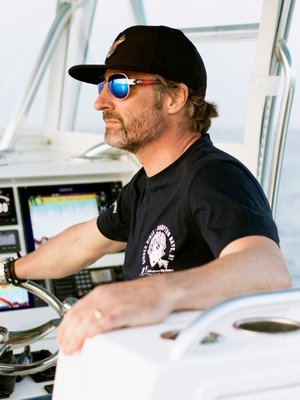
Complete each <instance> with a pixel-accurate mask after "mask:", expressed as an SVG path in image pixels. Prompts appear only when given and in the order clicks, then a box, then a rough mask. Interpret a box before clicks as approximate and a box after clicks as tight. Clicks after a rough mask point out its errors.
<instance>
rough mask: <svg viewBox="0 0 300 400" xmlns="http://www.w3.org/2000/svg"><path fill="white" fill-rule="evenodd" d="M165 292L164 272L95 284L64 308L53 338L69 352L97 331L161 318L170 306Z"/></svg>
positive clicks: (145, 323) (137, 324)
mask: <svg viewBox="0 0 300 400" xmlns="http://www.w3.org/2000/svg"><path fill="white" fill-rule="evenodd" d="M167 296H168V292H167V290H166V287H165V279H164V275H160V276H153V277H144V278H139V279H136V280H134V281H128V282H118V283H114V284H109V285H100V286H97V287H96V288H95V289H93V290H92V291H91V292H90V293H89V294H87V295H86V296H85V297H83V298H82V299H81V300H79V301H78V302H77V303H75V304H74V306H73V307H72V308H71V310H70V311H68V313H67V314H66V316H65V317H64V318H63V321H62V322H61V324H60V326H59V331H58V336H57V341H58V343H59V345H60V346H61V348H62V350H63V351H64V353H65V354H72V353H73V352H75V351H77V350H79V349H80V348H81V347H82V345H83V342H84V340H85V339H86V338H88V337H92V336H94V335H96V334H97V333H100V332H106V331H110V330H113V329H117V328H123V327H129V326H139V325H147V324H153V323H158V322H161V321H162V320H163V319H164V318H165V317H166V316H167V315H168V314H169V313H170V312H171V311H172V308H173V307H172V299H171V296H169V298H168V297H167Z"/></svg>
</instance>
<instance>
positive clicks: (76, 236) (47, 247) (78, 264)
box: [15, 220, 124, 279]
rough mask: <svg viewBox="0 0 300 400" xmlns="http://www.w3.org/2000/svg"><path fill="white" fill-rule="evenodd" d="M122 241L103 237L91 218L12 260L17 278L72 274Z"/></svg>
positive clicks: (55, 276)
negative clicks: (14, 260) (113, 240)
mask: <svg viewBox="0 0 300 400" xmlns="http://www.w3.org/2000/svg"><path fill="white" fill-rule="evenodd" d="M122 246H124V244H121V243H119V242H112V241H109V240H108V239H106V238H104V237H103V236H102V235H101V234H100V232H99V230H98V229H97V226H96V221H95V220H91V221H87V222H84V223H81V224H77V225H74V226H72V227H70V228H68V229H66V230H64V231H63V232H61V233H60V234H58V235H57V236H55V237H53V238H52V239H50V240H48V241H47V242H45V243H44V244H43V245H42V246H40V247H39V248H38V249H37V250H36V251H34V252H32V253H29V254H27V255H26V256H24V257H22V258H20V259H18V260H17V261H16V262H15V272H16V275H17V277H18V278H19V279H46V278H49V279H53V278H61V277H63V276H68V275H71V274H72V273H75V272H76V271H79V270H80V269H82V268H84V267H86V266H88V265H90V264H91V263H93V262H94V261H96V260H97V259H98V258H100V257H102V256H103V255H105V254H107V253H109V252H114V251H119V250H121V248H122Z"/></svg>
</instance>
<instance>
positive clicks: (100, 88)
mask: <svg viewBox="0 0 300 400" xmlns="http://www.w3.org/2000/svg"><path fill="white" fill-rule="evenodd" d="M103 88H104V81H103V82H100V83H98V93H99V94H100V93H101V92H102V90H103Z"/></svg>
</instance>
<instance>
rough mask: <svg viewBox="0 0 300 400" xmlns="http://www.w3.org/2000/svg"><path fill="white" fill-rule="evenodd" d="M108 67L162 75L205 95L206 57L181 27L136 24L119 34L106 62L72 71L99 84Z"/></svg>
mask: <svg viewBox="0 0 300 400" xmlns="http://www.w3.org/2000/svg"><path fill="white" fill-rule="evenodd" d="M108 68H110V69H121V70H125V71H137V72H146V73H150V74H157V75H161V76H163V77H164V78H166V79H171V80H173V81H175V82H179V83H185V84H186V85H187V86H188V87H189V88H192V89H196V90H200V91H201V92H202V95H203V97H204V96H205V92H206V70H205V66H204V63H203V60H202V58H201V56H200V54H199V52H198V50H197V49H196V47H195V46H194V45H193V43H192V42H191V41H190V40H189V39H188V38H187V37H186V36H185V35H184V33H183V32H182V31H180V30H179V29H174V28H170V27H167V26H149V25H136V26H132V27H130V28H128V29H126V30H125V31H123V32H121V33H120V34H119V35H118V36H117V38H116V39H115V41H114V42H113V44H112V46H111V48H110V50H109V52H108V53H107V56H106V59H105V63H104V64H100V65H90V64H82V65H75V66H73V67H71V68H70V69H69V71H68V72H69V74H70V75H71V76H72V77H73V78H75V79H77V80H79V81H82V82H87V83H92V84H98V83H99V82H100V81H101V79H102V78H103V76H104V74H105V71H106V70H107V69H108Z"/></svg>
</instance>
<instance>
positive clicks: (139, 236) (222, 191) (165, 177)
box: [97, 134, 279, 279]
mask: <svg viewBox="0 0 300 400" xmlns="http://www.w3.org/2000/svg"><path fill="white" fill-rule="evenodd" d="M158 157H159V155H158ZM97 224H98V228H99V230H100V232H101V233H102V234H103V235H104V236H106V237H107V238H110V239H113V240H118V241H122V242H127V247H126V251H125V261H124V267H123V272H124V276H125V278H127V279H133V278H136V277H138V276H143V275H150V274H156V273H162V272H171V271H178V270H182V269H187V268H191V267H196V266H200V265H203V264H205V263H207V262H209V261H211V260H214V259H215V258H217V257H218V256H219V254H220V252H221V251H222V249H223V248H224V247H225V246H226V245H227V244H229V243H230V242H232V241H233V240H236V239H239V238H241V237H245V236H249V235H263V236H267V237H269V238H271V239H273V240H274V241H276V242H277V243H279V239H278V233H277V228H276V225H275V223H274V221H273V218H272V213H271V209H270V206H269V204H268V201H267V199H266V197H265V195H264V193H263V191H262V189H261V187H260V185H259V184H258V182H257V181H256V179H255V178H254V176H253V175H252V174H251V172H250V171H249V170H248V169H247V168H246V167H245V166H244V165H243V164H241V163H240V162H239V161H238V160H236V159H235V158H233V157H232V156H230V155H228V154H227V153H225V152H223V151H221V150H219V149H217V148H216V147H214V146H213V144H212V142H211V140H210V138H209V135H208V134H205V135H202V137H201V139H199V140H197V141H196V142H195V143H194V144H193V145H192V146H191V147H189V148H188V150H187V151H186V152H185V153H184V154H183V155H182V156H181V157H180V158H179V159H177V160H176V161H175V162H174V163H173V164H171V165H170V166H168V167H167V168H166V169H164V170H163V171H161V172H160V173H158V174H156V175H155V176H152V177H150V178H148V177H147V176H146V174H145V171H144V169H143V168H142V169H140V170H139V171H138V172H137V173H136V175H135V176H134V177H133V178H132V180H131V181H130V182H129V183H128V184H127V185H126V186H124V188H123V190H122V192H121V195H120V197H119V199H118V201H117V202H116V203H114V204H113V205H112V206H111V207H110V208H109V209H108V210H107V211H105V212H103V213H102V214H101V215H100V216H99V218H98V221H97Z"/></svg>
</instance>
